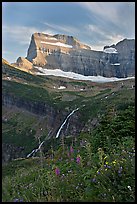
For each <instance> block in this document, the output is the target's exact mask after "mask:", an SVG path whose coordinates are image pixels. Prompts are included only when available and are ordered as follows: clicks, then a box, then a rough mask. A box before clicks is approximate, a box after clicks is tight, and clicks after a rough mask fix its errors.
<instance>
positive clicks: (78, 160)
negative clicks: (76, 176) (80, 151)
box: [76, 156, 81, 164]
mask: <svg viewBox="0 0 137 204" xmlns="http://www.w3.org/2000/svg"><path fill="white" fill-rule="evenodd" d="M80 159H81V158H80V156H77V158H76V162H77V163H78V164H79V163H80Z"/></svg>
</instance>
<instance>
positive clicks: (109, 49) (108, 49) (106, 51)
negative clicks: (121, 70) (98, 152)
mask: <svg viewBox="0 0 137 204" xmlns="http://www.w3.org/2000/svg"><path fill="white" fill-rule="evenodd" d="M103 51H104V52H105V53H118V52H117V50H116V49H115V48H113V47H109V48H106V49H104V50H103Z"/></svg>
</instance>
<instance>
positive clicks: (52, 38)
mask: <svg viewBox="0 0 137 204" xmlns="http://www.w3.org/2000/svg"><path fill="white" fill-rule="evenodd" d="M44 38H45V39H47V40H56V41H57V39H56V38H54V37H44Z"/></svg>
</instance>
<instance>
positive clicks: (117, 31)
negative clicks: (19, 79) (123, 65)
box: [2, 2, 135, 63]
mask: <svg viewBox="0 0 137 204" xmlns="http://www.w3.org/2000/svg"><path fill="white" fill-rule="evenodd" d="M35 32H42V33H47V34H51V35H54V34H65V35H71V36H74V37H76V38H77V39H78V40H80V41H81V42H82V43H85V44H87V45H90V46H91V49H92V50H101V51H102V50H103V47H104V46H105V45H112V44H116V43H118V42H119V41H121V40H123V39H124V38H128V39H135V2H2V57H3V58H4V59H6V60H7V61H9V62H10V63H13V62H15V61H16V60H17V58H18V57H20V56H21V57H26V56H27V50H28V48H29V44H30V40H31V36H32V34H33V33H35Z"/></svg>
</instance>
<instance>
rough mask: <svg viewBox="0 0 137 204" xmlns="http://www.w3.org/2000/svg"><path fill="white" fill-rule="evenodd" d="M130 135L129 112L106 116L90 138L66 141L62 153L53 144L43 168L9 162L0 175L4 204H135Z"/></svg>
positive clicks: (31, 161)
mask: <svg viewBox="0 0 137 204" xmlns="http://www.w3.org/2000/svg"><path fill="white" fill-rule="evenodd" d="M112 128H113V130H114V131H112ZM134 131H135V126H134V107H131V106H129V107H128V108H127V109H125V110H122V111H120V112H116V113H115V116H112V115H111V114H110V113H109V112H108V114H107V115H105V116H104V118H103V119H102V121H101V125H100V127H99V128H97V129H96V130H95V131H93V132H92V134H89V133H81V135H79V137H78V138H77V140H75V139H74V138H71V137H70V138H65V141H64V147H62V145H61V144H62V143H61V140H60V139H58V140H57V139H55V140H52V146H51V149H50V150H49V151H48V153H47V154H46V157H43V158H42V163H43V165H42V166H40V163H41V161H40V158H35V157H34V158H29V159H22V160H16V161H12V162H11V163H9V164H8V165H6V166H4V167H3V171H2V172H3V180H2V182H3V183H2V194H3V195H2V197H3V202H5V201H10V202H13V201H15V199H18V201H20V200H21V201H22V200H23V201H24V202H63V201H64V202H134V200H135V147H134V145H135V141H134V136H135V132H134ZM47 145H48V143H47V144H46V146H47ZM78 157H79V158H80V159H79V160H77V158H78ZM78 161H79V162H78ZM56 168H58V170H59V174H58V175H56V172H55V169H56Z"/></svg>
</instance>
